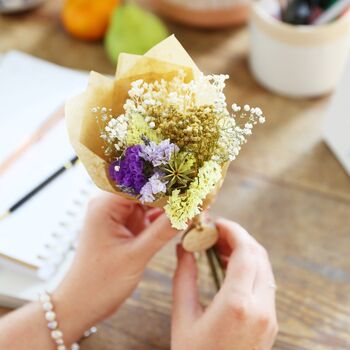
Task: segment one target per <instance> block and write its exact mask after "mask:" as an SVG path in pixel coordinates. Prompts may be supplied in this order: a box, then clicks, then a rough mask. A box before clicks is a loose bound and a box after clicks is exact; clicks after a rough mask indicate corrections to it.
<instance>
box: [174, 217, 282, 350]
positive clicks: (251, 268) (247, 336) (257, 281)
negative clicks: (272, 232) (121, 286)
mask: <svg viewBox="0 0 350 350" xmlns="http://www.w3.org/2000/svg"><path fill="white" fill-rule="evenodd" d="M216 226H217V228H218V231H219V237H220V238H219V242H218V251H219V253H220V256H221V258H222V261H223V262H224V263H225V264H226V266H227V270H226V278H225V281H224V283H223V285H222V287H221V289H220V291H219V292H218V293H217V294H216V296H215V298H214V300H213V301H212V303H211V304H210V305H209V307H208V308H207V309H206V310H205V311H204V310H203V309H202V307H201V305H200V302H199V295H198V289H197V281H196V279H197V266H196V262H195V259H194V256H193V255H192V254H190V253H187V252H185V251H184V250H183V248H182V247H180V246H178V248H177V254H178V266H177V270H176V273H175V277H174V289H173V315H172V331H171V334H172V339H171V349H172V350H187V349H191V350H213V349H215V350H269V349H271V347H272V345H273V343H274V340H275V337H276V335H277V329H278V327H277V319H276V311H275V280H274V276H273V272H272V269H271V265H270V262H269V259H268V255H267V253H266V251H265V249H264V248H263V247H262V246H261V245H260V244H259V243H257V242H256V241H255V240H254V238H252V237H251V236H250V235H249V234H248V233H247V232H246V231H245V230H244V229H243V228H242V227H241V226H239V225H238V224H236V223H234V222H231V221H228V220H225V219H220V220H218V221H217V223H216Z"/></svg>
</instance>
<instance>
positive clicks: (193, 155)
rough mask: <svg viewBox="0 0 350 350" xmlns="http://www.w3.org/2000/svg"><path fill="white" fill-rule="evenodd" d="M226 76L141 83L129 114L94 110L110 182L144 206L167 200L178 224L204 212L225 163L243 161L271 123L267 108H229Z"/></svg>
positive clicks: (129, 103)
mask: <svg viewBox="0 0 350 350" xmlns="http://www.w3.org/2000/svg"><path fill="white" fill-rule="evenodd" d="M226 79H228V76H227V75H208V76H205V75H203V74H200V76H199V77H198V78H197V79H193V80H191V81H190V82H185V73H184V72H183V71H179V72H178V74H177V75H176V76H175V77H174V78H173V79H171V80H169V81H167V80H163V79H162V80H159V81H157V80H156V81H153V82H146V81H143V80H136V81H134V82H132V84H131V88H130V90H129V92H128V96H129V97H128V99H127V100H126V102H125V104H124V108H123V109H124V113H123V114H121V115H117V116H112V115H110V112H111V111H109V110H107V108H105V107H104V106H95V107H94V108H93V109H92V112H93V113H94V114H95V117H96V119H97V122H98V125H103V127H101V135H100V136H101V138H102V139H103V140H104V144H105V146H104V152H105V155H106V156H108V158H109V159H110V166H109V176H110V179H111V180H112V181H113V183H114V184H115V186H117V188H119V189H120V190H121V191H122V192H124V193H126V194H128V195H131V196H133V197H135V198H136V199H138V200H140V201H141V202H143V203H152V202H154V201H156V200H158V199H159V198H162V197H167V205H166V206H165V211H166V213H167V215H168V217H169V219H170V220H171V222H172V225H173V226H174V227H175V228H177V229H185V228H186V227H187V222H188V221H189V220H190V219H192V218H193V217H194V216H196V215H198V214H199V213H200V210H201V205H202V203H203V201H204V200H205V198H206V197H207V195H208V194H209V193H210V192H211V191H212V190H213V189H214V188H215V186H216V184H217V183H218V181H220V179H221V177H222V168H223V166H224V164H225V163H227V162H229V161H232V160H234V159H235V158H236V156H237V155H238V153H239V152H240V149H241V146H242V145H243V144H244V143H245V142H246V139H247V136H249V135H250V134H251V133H252V129H253V126H254V125H255V124H257V123H263V122H264V121H265V117H264V116H263V113H262V111H261V109H260V108H251V107H250V106H248V105H245V106H244V107H243V108H241V107H240V106H238V105H237V104H233V105H232V112H229V110H228V109H227V104H226V98H225V95H224V93H223V90H224V87H225V80H226ZM208 91H209V92H210V96H211V100H209V101H208V99H206V98H204V96H208ZM203 101H204V102H203Z"/></svg>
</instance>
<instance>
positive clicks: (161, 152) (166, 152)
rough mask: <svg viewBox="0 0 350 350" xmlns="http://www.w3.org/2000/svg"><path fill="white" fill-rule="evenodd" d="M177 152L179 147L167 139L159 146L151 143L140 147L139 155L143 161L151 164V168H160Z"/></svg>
mask: <svg viewBox="0 0 350 350" xmlns="http://www.w3.org/2000/svg"><path fill="white" fill-rule="evenodd" d="M178 151H179V147H177V146H176V145H175V144H174V143H171V142H170V140H169V139H167V140H164V141H162V142H160V143H159V144H156V143H155V142H152V141H151V142H149V143H148V144H146V145H142V150H141V154H140V155H141V157H142V158H144V159H145V160H147V161H149V162H151V163H152V165H153V166H160V165H162V164H167V163H169V161H170V158H171V155H172V154H173V153H174V152H178Z"/></svg>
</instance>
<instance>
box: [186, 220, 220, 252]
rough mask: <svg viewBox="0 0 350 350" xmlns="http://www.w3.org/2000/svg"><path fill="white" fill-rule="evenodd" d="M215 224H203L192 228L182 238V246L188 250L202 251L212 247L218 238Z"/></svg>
mask: <svg viewBox="0 0 350 350" xmlns="http://www.w3.org/2000/svg"><path fill="white" fill-rule="evenodd" d="M218 237H219V235H218V231H217V229H216V227H215V225H208V224H206V225H203V226H202V227H201V228H196V227H194V228H192V229H190V230H189V231H188V232H187V233H185V235H184V236H183V238H182V246H183V248H184V249H185V250H186V251H188V252H200V251H204V250H207V249H209V248H211V247H212V246H213V245H214V244H215V243H216V242H217V240H218Z"/></svg>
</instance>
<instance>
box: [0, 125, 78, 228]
mask: <svg viewBox="0 0 350 350" xmlns="http://www.w3.org/2000/svg"><path fill="white" fill-rule="evenodd" d="M74 155H75V153H74V150H73V148H72V147H71V145H70V143H69V141H68V136H67V130H66V125H65V122H64V120H63V119H62V120H61V121H60V122H58V123H57V124H56V125H55V126H54V127H53V128H52V129H50V130H49V131H48V133H47V134H45V136H44V137H43V138H42V139H41V140H40V141H38V142H37V143H35V144H34V145H33V146H31V147H30V148H29V149H28V150H27V152H26V153H24V154H23V155H22V156H21V157H20V158H19V159H18V160H17V161H16V162H14V163H13V164H12V165H11V167H9V169H8V170H7V171H6V172H5V173H4V174H3V175H1V176H0V213H2V212H5V211H6V210H7V209H8V208H9V207H10V206H11V205H13V204H14V203H15V202H17V201H18V200H19V199H21V198H22V197H23V196H24V195H26V194H27V193H28V192H29V191H31V190H32V189H33V188H34V187H35V186H37V185H38V184H40V183H41V182H42V181H43V180H45V179H46V178H48V177H49V176H50V175H51V174H53V173H54V172H55V171H56V170H57V169H59V168H61V167H62V165H63V164H65V163H67V162H68V161H69V160H70V159H72V157H74ZM0 229H1V221H0Z"/></svg>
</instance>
